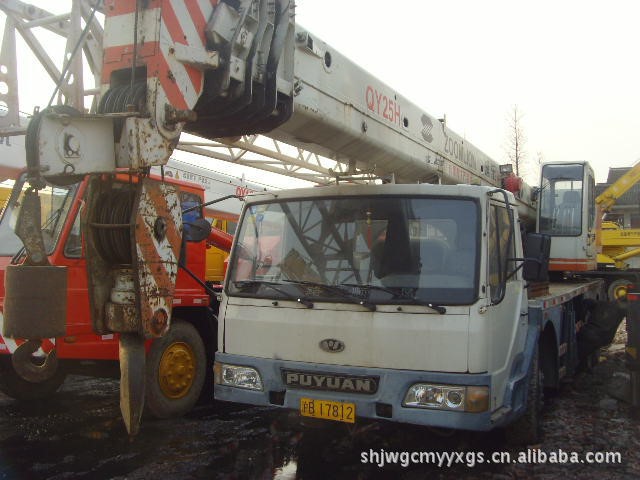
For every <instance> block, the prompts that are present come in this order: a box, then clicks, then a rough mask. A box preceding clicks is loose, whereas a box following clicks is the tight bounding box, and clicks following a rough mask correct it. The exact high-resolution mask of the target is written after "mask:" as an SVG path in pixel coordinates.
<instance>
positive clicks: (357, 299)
mask: <svg viewBox="0 0 640 480" xmlns="http://www.w3.org/2000/svg"><path fill="white" fill-rule="evenodd" d="M282 281H283V282H287V283H293V284H296V285H308V286H311V287H319V288H322V289H325V290H327V291H329V292H333V293H337V294H338V295H340V296H341V297H342V298H344V299H347V300H351V301H350V302H349V303H354V304H357V305H361V306H363V307H364V308H366V309H367V310H370V311H372V312H375V311H376V310H377V307H376V306H375V304H373V303H371V302H367V301H366V300H362V299H361V298H360V297H358V296H357V295H354V294H352V293H349V292H345V291H344V290H343V289H342V288H340V287H339V286H335V285H327V284H326V283H320V282H309V281H306V280H289V279H283V280H282Z"/></svg>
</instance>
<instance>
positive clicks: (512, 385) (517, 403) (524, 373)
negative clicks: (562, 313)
mask: <svg viewBox="0 0 640 480" xmlns="http://www.w3.org/2000/svg"><path fill="white" fill-rule="evenodd" d="M532 317H533V318H532ZM539 339H540V324H539V321H538V319H537V318H536V316H535V315H533V316H532V315H529V323H528V325H527V339H526V340H525V344H524V349H523V351H522V352H520V353H518V354H517V355H516V357H515V358H514V361H513V366H512V368H511V374H510V375H509V381H508V382H507V387H506V389H505V392H504V401H503V406H504V407H507V412H508V413H507V415H506V416H505V417H504V418H503V419H501V422H500V423H503V424H506V423H510V421H512V420H514V419H515V418H517V417H518V416H520V415H521V414H522V413H523V412H524V411H525V408H526V405H527V395H528V388H527V385H528V379H529V375H530V374H531V366H532V363H533V362H532V360H533V356H534V353H535V351H536V349H537V348H538V341H539Z"/></svg>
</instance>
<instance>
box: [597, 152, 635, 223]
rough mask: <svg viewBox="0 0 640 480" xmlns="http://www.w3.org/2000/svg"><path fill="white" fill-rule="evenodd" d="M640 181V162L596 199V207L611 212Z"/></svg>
mask: <svg viewBox="0 0 640 480" xmlns="http://www.w3.org/2000/svg"><path fill="white" fill-rule="evenodd" d="M639 181H640V162H638V163H636V164H635V165H634V166H633V167H631V168H630V169H629V170H628V171H627V172H626V173H625V174H624V175H622V176H621V177H620V178H619V179H618V180H616V181H615V182H613V183H612V184H611V185H609V186H608V187H607V188H606V190H605V191H604V192H602V193H601V194H600V195H598V196H597V197H596V205H598V207H599V208H600V209H601V210H602V211H603V212H608V211H609V210H611V207H613V206H614V205H615V204H616V202H617V201H618V199H619V198H620V197H621V196H622V195H624V194H625V193H626V192H627V191H628V190H629V189H630V188H631V187H633V186H634V185H635V184H636V183H638V182H639Z"/></svg>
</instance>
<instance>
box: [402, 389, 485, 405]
mask: <svg viewBox="0 0 640 480" xmlns="http://www.w3.org/2000/svg"><path fill="white" fill-rule="evenodd" d="M403 405H404V406H405V407H415V408H433V409H439V410H457V411H467V412H484V411H487V410H488V409H489V387H462V386H456V385H433V384H430V383H416V384H414V385H412V386H411V387H410V388H409V390H408V391H407V394H406V395H405V397H404V402H403Z"/></svg>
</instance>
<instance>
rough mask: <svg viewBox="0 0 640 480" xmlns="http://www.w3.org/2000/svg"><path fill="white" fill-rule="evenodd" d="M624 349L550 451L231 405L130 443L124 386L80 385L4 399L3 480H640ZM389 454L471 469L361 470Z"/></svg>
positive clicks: (613, 351) (570, 387) (556, 414)
mask: <svg viewBox="0 0 640 480" xmlns="http://www.w3.org/2000/svg"><path fill="white" fill-rule="evenodd" d="M623 342H624V331H621V332H620V333H619V335H618V336H617V337H616V343H614V344H613V345H611V346H610V347H609V348H608V349H606V350H603V351H602V354H601V362H600V364H599V365H597V366H596V367H595V368H594V369H593V371H592V372H587V373H582V374H580V375H579V376H578V377H577V378H576V379H575V380H574V381H573V382H572V383H569V384H566V385H564V387H563V391H562V394H561V395H560V396H558V397H556V398H553V399H552V400H551V405H549V406H547V407H546V408H545V412H544V420H543V425H544V441H543V442H542V443H541V444H539V445H532V446H528V447H517V448H514V447H509V446H508V445H506V444H505V442H504V438H503V436H502V434H501V433H500V432H495V433H491V434H466V433H457V434H454V435H448V434H447V432H441V431H438V432H436V431H432V430H429V429H425V428H412V427H407V426H402V425H393V424H384V423H380V424H366V425H363V426H360V427H359V428H357V429H351V430H349V429H347V427H346V426H344V425H340V424H339V425H333V424H331V425H325V424H323V425H320V426H319V425H303V424H301V422H300V419H299V418H298V416H297V414H295V413H288V412H285V411H282V410H278V409H264V408H251V407H243V406H238V405H232V404H225V403H221V402H214V403H213V404H209V405H202V406H199V407H198V408H196V409H195V410H194V411H193V412H192V413H190V414H189V415H188V416H187V417H185V418H182V419H177V420H163V421H158V420H151V419H145V420H144V422H143V426H142V429H141V433H140V435H139V436H138V437H136V438H134V439H132V440H130V439H129V438H128V436H127V434H126V431H125V429H124V426H123V424H122V421H121V420H120V413H119V407H118V402H119V397H118V384H117V382H115V381H112V380H98V379H90V378H87V377H70V378H69V379H68V380H67V382H66V383H65V384H64V385H63V387H62V389H61V390H60V392H59V393H58V394H57V395H55V396H54V397H53V398H51V400H50V401H48V402H45V403H32V404H25V403H18V402H16V401H14V400H11V399H9V398H7V397H4V396H2V394H0V479H14V478H15V479H31V478H33V479H40V478H52V479H61V478H90V479H100V478H128V479H142V478H144V479H146V478H171V479H181V478H184V479H190V478H195V479H199V478H202V479H209V478H220V479H236V478H237V479H245V478H249V479H251V478H257V479H270V478H279V479H289V478H339V479H342V478H344V479H353V478H402V479H420V478H427V477H429V478H461V477H462V478H499V479H500V478H502V479H507V478H534V477H535V478H549V479H552V478H559V477H564V478H576V479H578V478H579V479H583V478H593V479H596V478H638V477H639V476H640V421H638V420H633V419H632V418H631V416H630V409H629V407H628V405H627V404H626V403H625V402H623V401H621V400H620V399H619V398H622V397H623V396H624V394H625V392H624V386H625V382H626V377H625V375H626V372H625V370H624V359H623V355H624V345H623ZM616 397H618V398H616ZM381 450H382V451H385V452H458V453H459V456H458V457H455V459H456V460H462V462H461V463H457V464H456V463H454V464H452V465H451V466H450V467H447V466H442V467H438V466H434V465H427V464H419V463H418V464H414V465H408V466H403V465H402V464H395V465H384V466H383V467H380V466H378V465H374V464H372V463H371V462H367V463H366V464H365V463H362V459H363V455H369V454H370V453H372V452H373V453H379V452H381ZM560 450H562V451H563V452H567V453H569V454H571V453H573V452H575V454H576V455H577V457H576V456H574V459H576V458H577V459H578V463H573V464H572V463H568V462H569V461H570V459H569V460H568V461H567V463H551V458H548V459H547V461H546V462H545V463H542V462H541V461H539V462H538V463H526V464H517V463H510V464H507V465H498V464H495V463H493V464H487V463H483V464H476V465H473V466H470V464H471V463H474V459H475V461H476V463H477V459H478V456H479V454H483V455H484V457H485V458H488V457H489V456H490V455H491V453H492V452H496V451H506V452H509V454H510V455H511V456H512V458H516V457H517V456H518V455H527V454H528V455H529V458H531V459H533V458H534V457H532V456H531V455H536V454H537V452H543V453H544V454H546V455H547V456H548V457H551V455H553V454H554V453H555V454H558V452H560ZM590 451H591V452H606V451H609V452H616V453H619V455H620V457H621V463H613V464H612V463H608V464H607V463H598V464H587V463H580V460H584V458H585V454H586V453H587V452H590ZM527 452H529V453H527ZM416 458H418V457H417V456H416ZM405 459H406V460H409V459H407V458H406V457H405ZM557 459H558V460H561V458H557ZM373 460H376V458H373ZM398 460H399V461H400V462H401V461H402V457H398ZM538 460H541V456H540V455H538ZM405 463H406V462H405Z"/></svg>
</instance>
